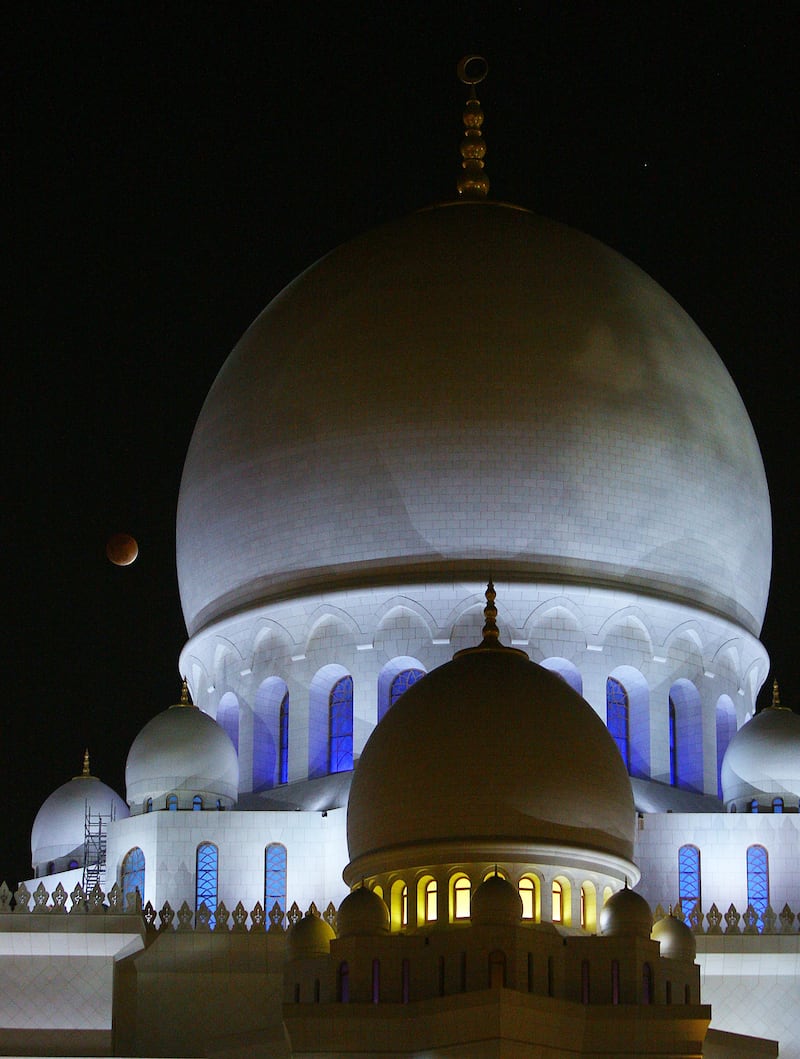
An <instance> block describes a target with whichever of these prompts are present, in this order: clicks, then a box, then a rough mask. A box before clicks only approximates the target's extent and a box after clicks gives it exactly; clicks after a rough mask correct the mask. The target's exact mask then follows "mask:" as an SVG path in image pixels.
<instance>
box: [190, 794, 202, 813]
mask: <svg viewBox="0 0 800 1059" xmlns="http://www.w3.org/2000/svg"><path fill="white" fill-rule="evenodd" d="M202 808H203V799H202V798H201V797H200V795H199V794H196V795H195V796H194V798H192V810H193V812H195V813H199V812H200V810H201V809H202Z"/></svg>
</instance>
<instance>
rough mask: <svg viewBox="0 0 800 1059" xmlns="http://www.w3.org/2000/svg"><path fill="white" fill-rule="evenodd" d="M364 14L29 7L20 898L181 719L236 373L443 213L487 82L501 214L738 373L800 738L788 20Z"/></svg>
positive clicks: (13, 243)
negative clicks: (211, 491)
mask: <svg viewBox="0 0 800 1059" xmlns="http://www.w3.org/2000/svg"><path fill="white" fill-rule="evenodd" d="M18 7H19V8H21V7H22V5H18ZM384 7H385V10H384ZM428 8H433V9H434V12H435V13H434V14H431V12H430V10H428ZM362 11H363V17H362V18H361V19H360V20H358V19H354V20H345V19H344V15H343V9H342V8H341V5H321V4H316V3H315V4H306V3H295V4H281V5H275V4H270V3H264V4H259V5H247V6H242V7H239V6H237V5H205V4H192V5H188V4H173V5H166V6H162V5H159V6H158V7H157V6H156V5H131V4H107V5H102V6H101V5H99V4H97V5H92V4H88V5H58V6H56V5H53V6H52V8H48V6H47V5H35V6H34V7H33V10H28V11H25V12H24V13H20V12H18V14H17V15H16V21H15V22H14V23H13V24H12V26H11V29H10V32H7V34H6V45H5V49H6V54H5V60H6V61H5V66H6V69H7V71H8V72H9V77H8V78H7V89H6V91H5V93H4V94H5V102H6V111H7V115H9V124H10V128H9V129H8V131H7V133H6V135H5V137H4V145H3V146H4V155H5V159H4V161H5V169H6V173H7V174H9V175H10V179H8V177H7V180H6V195H5V203H6V207H7V211H8V222H9V230H10V240H9V254H8V257H9V259H10V264H11V268H10V276H9V282H8V283H7V285H6V290H7V291H8V298H7V312H6V314H5V315H6V321H5V329H4V331H5V333H4V346H5V348H6V358H5V365H6V366H5V368H4V372H3V377H4V382H5V386H4V390H5V401H4V409H5V411H4V419H5V426H6V436H7V439H8V440H7V452H8V456H7V457H6V459H5V461H4V464H5V468H6V472H7V484H6V487H5V505H4V507H5V515H4V518H3V527H4V531H5V538H6V543H5V547H4V566H5V568H6V571H7V573H8V575H9V576H8V577H7V578H6V584H7V586H8V587H7V588H6V591H5V594H4V600H5V622H4V636H3V646H4V652H3V676H4V681H5V687H6V696H5V697H6V706H5V711H4V721H3V726H2V761H1V762H0V764H1V765H2V781H3V784H4V786H5V796H4V800H3V804H4V806H5V809H4V813H3V828H2V832H0V839H2V841H0V879H2V878H6V879H7V880H8V882H9V883H10V884H12V885H13V884H15V883H16V882H17V880H18V879H19V878H21V877H25V876H26V875H28V874H30V848H29V835H30V827H31V824H32V822H33V817H34V815H35V813H36V811H37V809H38V808H39V806H40V804H41V803H42V801H43V800H44V798H45V797H46V796H47V795H48V794H49V793H50V792H51V791H52V790H53V789H55V787H57V786H58V785H59V784H61V783H63V782H64V781H66V780H67V779H69V778H70V776H72V775H75V774H76V773H78V772H79V771H80V765H81V757H82V753H83V748H84V746H86V745H88V746H89V748H90V751H91V754H92V771H93V772H94V773H95V774H96V775H99V776H100V777H101V778H102V779H103V780H105V781H106V782H107V783H110V784H111V785H112V786H114V787H115V788H116V789H117V790H118V791H120V793H122V794H123V795H124V763H125V755H126V753H127V750H128V747H129V746H130V743H131V741H132V740H133V738H134V737H135V735H136V733H137V732H138V731H139V729H140V728H141V727H142V725H143V724H144V723H145V722H146V721H147V720H148V719H149V718H151V717H152V716H153V715H154V714H156V713H157V712H159V711H160V710H162V709H164V708H165V707H166V706H168V705H169V704H170V703H172V702H174V701H176V699H177V696H178V693H179V684H178V673H177V657H178V652H179V650H180V648H181V646H182V645H183V642H184V640H185V638H186V634H185V628H184V625H183V619H182V615H181V611H180V605H179V600H178V593H177V581H176V575H175V562H174V522H175V507H176V502H177V495H178V486H179V482H180V474H181V468H182V463H183V459H184V456H185V453H186V449H187V446H188V443H189V439H190V436H191V431H192V428H193V425H194V422H195V419H196V417H197V415H198V413H199V411H200V407H201V405H202V402H203V399H204V397H205V395H206V392H207V391H208V389H209V387H210V385H211V383H212V381H213V379H214V377H215V375H216V373H217V371H218V370H219V368H220V367H221V365H222V363H223V360H224V359H225V357H226V356H227V354H228V352H229V351H230V350H231V348H232V347H233V345H234V344H235V342H236V341H237V339H238V338H239V336H240V335H241V334H242V332H243V331H244V330H245V328H246V327H247V326H248V324H249V323H250V321H251V320H252V319H253V317H255V316H256V314H257V313H258V312H259V311H260V310H261V308H263V306H264V305H265V304H266V303H267V302H268V301H269V300H270V299H271V298H272V297H273V296H274V295H275V294H277V293H278V291H279V290H280V289H281V288H282V287H283V286H284V285H285V284H286V283H287V282H288V281H289V280H290V279H292V278H293V277H294V276H295V275H296V274H297V273H298V272H300V271H301V270H302V269H303V268H305V267H306V266H308V265H309V264H311V263H312V262H313V261H314V260H316V259H317V258H318V257H320V256H321V255H322V254H324V253H325V252H327V251H328V250H330V249H332V248H333V247H334V246H336V245H337V244H339V243H341V242H342V241H344V240H346V239H348V238H350V237H352V236H354V235H356V234H358V233H360V232H362V231H363V230H365V229H367V228H370V227H372V226H374V225H375V224H377V223H380V222H382V221H385V220H389V219H391V218H395V217H398V216H402V215H403V214H405V213H408V212H410V211H411V210H414V209H416V208H418V207H422V206H425V205H428V204H430V203H432V202H436V201H441V200H444V199H448V198H451V197H452V196H453V191H454V182H455V176H456V171H457V165H458V161H459V156H458V144H459V139H460V116H461V109H462V102H463V99H464V89H463V86H461V85H460V84H459V83H458V82H457V80H456V78H455V66H456V63H457V61H458V59H459V58H460V57H461V56H462V55H464V54H467V53H470V52H477V53H479V54H483V55H485V56H486V57H487V59H488V60H489V64H490V73H489V77H488V79H487V81H486V82H485V83H484V85H483V86H482V87H481V92H480V98H481V100H482V102H483V104H484V109H485V111H486V125H485V134H486V140H487V143H488V149H489V153H488V157H487V168H488V172H489V175H490V178H491V181H492V197H494V198H498V199H502V200H507V201H513V202H518V203H520V204H521V205H524V206H527V207H529V208H531V209H534V210H537V211H539V212H542V213H544V214H547V215H549V216H551V217H554V218H556V219H558V220H561V221H564V222H566V223H568V224H570V225H573V226H574V227H577V228H580V229H582V230H584V231H586V232H589V233H590V234H592V235H594V236H596V237H597V238H599V239H601V240H602V241H604V242H606V243H608V244H610V245H611V246H613V247H614V248H616V249H617V250H619V251H621V252H622V253H623V254H625V255H626V256H627V257H630V258H631V259H632V260H633V261H635V262H636V263H637V264H638V265H640V266H641V267H642V268H644V270H645V271H647V272H649V273H650V274H651V275H652V276H653V277H654V278H655V279H656V280H657V281H658V282H659V283H661V284H662V286H664V287H665V288H666V289H667V290H668V291H669V292H670V293H671V294H672V295H673V296H674V297H675V298H676V299H677V300H678V301H679V302H680V303H681V304H682V305H683V306H684V308H685V309H686V310H687V311H688V313H689V314H690V315H691V316H692V317H693V318H694V320H695V321H696V322H697V323H698V324H699V326H700V327H701V329H702V330H703V331H704V332H705V333H706V334H707V335H708V337H709V338H710V340H711V342H712V344H713V345H714V346H715V348H716V349H717V351H718V352H719V354H720V356H721V357H722V359H723V361H724V362H725V364H726V365H727V367H728V369H729V371H730V372H731V374H732V376H733V378H734V380H735V382H736V384H737V386H738V388H739V391H740V393H741V395H742V397H743V400H744V402H745V405H746V406H747V409H748V411H749V413H750V416H751V418H752V420H753V424H754V427H755V430H756V434H757V436H758V438H759V441H760V443H761V447H762V452H763V455H764V461H765V465H766V470H767V477H768V479H769V485H770V492H771V496H772V503H773V516H774V521H775V547H774V569H773V587H772V593H771V600H770V606H769V610H768V614H767V621H766V625H765V628H764V632H763V636H762V639H763V641H764V643H765V646H766V648H767V650H768V651H769V653H770V655H771V657H772V660H773V665H774V670H775V673H776V674H777V676H778V679H779V681H780V682H781V687H782V692H783V699H784V702H785V703H786V704H787V705H793V706H795V707H797V706H798V705H800V657H799V656H800V651H798V648H797V645H796V633H795V621H796V619H797V608H796V606H795V605H794V604H793V603H792V599H793V598H794V597H793V592H795V591H796V586H797V574H798V557H797V556H798V545H799V544H800V541H799V540H798V530H797V526H798V518H800V510H798V497H797V492H798V490H797V480H798V470H799V469H800V468H798V446H797V428H796V404H797V398H798V369H797V360H796V355H795V350H796V335H797V334H798V322H799V321H798V312H797V292H796V286H797V284H796V278H797V245H798V240H797V237H798V226H797V212H796V205H797V176H798V156H797V142H796V125H795V115H794V113H793V102H794V97H795V95H796V87H797V86H796V78H795V69H796V63H795V51H796V36H797V34H796V24H795V21H794V18H795V15H796V12H795V11H794V10H793V5H790V4H788V3H786V4H783V3H779V2H775V3H770V4H762V5H756V4H755V3H748V4H737V3H728V4H725V5H718V4H714V3H706V4H687V5H681V4H676V3H669V4H663V3H648V4H641V3H636V4H629V3H611V4H609V3H603V4H601V3H574V2H560V3H558V4H551V3H550V4H546V3H539V4H526V3H514V4H511V3H492V4H488V3H487V4H481V5H478V4H470V3H465V4H452V5H451V4H426V5H424V6H422V5H420V6H415V5H414V4H404V5H381V7H380V8H379V5H374V4H364V5H363V7H362ZM376 12H377V13H376ZM793 37H794V38H795V39H793ZM298 385H302V380H298ZM343 414H350V410H347V409H343ZM674 515H675V516H676V517H679V513H674ZM665 517H670V513H665ZM117 530H125V531H127V532H130V533H132V534H134V535H135V536H136V537H137V538H138V540H139V543H140V556H139V559H138V560H137V562H136V563H135V564H134V565H133V566H131V567H128V568H125V569H119V568H115V567H113V566H111V564H110V563H109V562H108V561H107V560H106V559H105V557H104V544H105V541H106V538H107V537H108V535H109V534H110V533H112V532H114V531H117ZM761 698H762V702H764V703H765V702H767V701H768V698H769V694H768V688H765V689H764V691H762V697H761Z"/></svg>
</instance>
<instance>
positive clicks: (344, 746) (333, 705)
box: [328, 676, 353, 772]
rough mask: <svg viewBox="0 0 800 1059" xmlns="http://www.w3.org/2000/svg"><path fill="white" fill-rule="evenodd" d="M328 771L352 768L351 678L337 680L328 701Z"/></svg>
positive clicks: (347, 770) (345, 770)
mask: <svg viewBox="0 0 800 1059" xmlns="http://www.w3.org/2000/svg"><path fill="white" fill-rule="evenodd" d="M328 717H329V727H328V771H329V772H349V771H350V770H351V769H352V768H353V678H352V677H350V676H347V677H342V678H341V680H337V681H336V683H335V684H334V685H333V688H332V690H331V694H330V698H329V699H328Z"/></svg>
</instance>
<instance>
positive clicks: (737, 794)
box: [721, 705, 800, 812]
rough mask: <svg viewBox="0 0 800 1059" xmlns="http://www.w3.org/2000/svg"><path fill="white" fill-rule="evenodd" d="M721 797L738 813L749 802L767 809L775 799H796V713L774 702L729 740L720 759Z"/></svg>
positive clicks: (799, 738)
mask: <svg viewBox="0 0 800 1059" xmlns="http://www.w3.org/2000/svg"><path fill="white" fill-rule="evenodd" d="M721 779H722V799H723V801H724V802H725V804H726V806H728V808H730V807H731V806H732V805H735V806H736V808H737V809H738V810H739V811H740V812H741V811H742V809H746V808H747V807H748V806H749V804H750V803H751V802H753V801H757V802H758V804H759V807H760V808H762V809H764V810H768V809H769V808H771V806H772V803H773V801H774V800H775V799H776V798H781V799H783V802H784V806H785V808H787V809H788V808H792V809H797V807H798V801H799V800H800V715H799V714H796V713H793V712H792V711H791V710H787V709H785V708H784V707H783V706H780V705H774V706H770V707H768V708H767V709H766V710H762V711H761V712H760V713H757V714H756V715H755V717H754V718H753V719H752V720H751V721H748V723H747V724H745V725H744V726H743V727H742V728H740V729H739V731H738V732H737V733H736V735H735V736H734V737H733V739H731V741H730V744H729V745H728V749H727V750H726V751H725V757H724V758H723V759H722V775H721Z"/></svg>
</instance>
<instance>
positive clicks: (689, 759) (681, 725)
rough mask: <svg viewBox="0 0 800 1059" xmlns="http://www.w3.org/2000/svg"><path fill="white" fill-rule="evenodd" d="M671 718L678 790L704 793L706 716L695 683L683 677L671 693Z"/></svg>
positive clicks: (677, 681)
mask: <svg viewBox="0 0 800 1059" xmlns="http://www.w3.org/2000/svg"><path fill="white" fill-rule="evenodd" d="M669 716H670V717H673V718H674V720H673V722H672V723H673V724H674V743H675V762H674V772H675V784H674V786H676V787H681V788H682V789H683V790H688V791H697V792H699V793H702V791H703V712H702V703H701V701H700V692H699V691H698V690H697V688H696V687H695V685H694V684H693V683H692V682H691V680H686V679H685V678H684V677H681V678H680V679H679V680H676V681H675V683H674V684H673V685H672V687H671V688H670V689H669Z"/></svg>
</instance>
